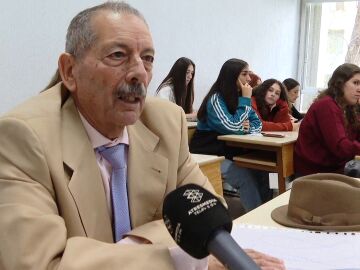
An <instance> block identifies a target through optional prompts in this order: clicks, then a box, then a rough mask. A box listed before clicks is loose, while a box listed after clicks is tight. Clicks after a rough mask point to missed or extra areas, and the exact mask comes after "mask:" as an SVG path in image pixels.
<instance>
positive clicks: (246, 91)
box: [238, 79, 252, 98]
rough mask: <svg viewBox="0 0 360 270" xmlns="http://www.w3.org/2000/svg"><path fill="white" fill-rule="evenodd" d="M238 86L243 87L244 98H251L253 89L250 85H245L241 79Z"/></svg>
mask: <svg viewBox="0 0 360 270" xmlns="http://www.w3.org/2000/svg"><path fill="white" fill-rule="evenodd" d="M238 84H239V85H240V86H241V91H242V96H243V97H248V98H251V95H252V87H251V86H250V84H248V83H245V84H243V83H242V82H241V81H240V80H239V79H238ZM239 91H240V89H239Z"/></svg>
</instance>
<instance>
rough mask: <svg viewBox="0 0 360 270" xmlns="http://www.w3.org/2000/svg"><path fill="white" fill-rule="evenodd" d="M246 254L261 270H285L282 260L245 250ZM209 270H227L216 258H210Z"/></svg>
mask: <svg viewBox="0 0 360 270" xmlns="http://www.w3.org/2000/svg"><path fill="white" fill-rule="evenodd" d="M244 251H245V253H246V254H247V255H248V256H249V257H250V258H251V259H252V260H253V261H254V262H255V263H256V264H257V265H258V266H259V267H260V268H261V270H285V269H286V268H285V264H284V262H283V261H282V260H280V259H277V258H275V257H271V256H269V255H266V254H264V253H261V252H258V251H255V250H252V249H245V250H244ZM208 269H209V270H225V269H226V268H225V267H224V265H223V264H222V263H221V262H219V261H218V259H216V258H215V257H214V256H212V255H210V256H209V268H208Z"/></svg>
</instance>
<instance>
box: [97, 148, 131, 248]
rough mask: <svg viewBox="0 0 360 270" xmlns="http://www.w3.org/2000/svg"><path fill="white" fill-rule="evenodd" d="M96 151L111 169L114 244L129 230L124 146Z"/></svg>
mask: <svg viewBox="0 0 360 270" xmlns="http://www.w3.org/2000/svg"><path fill="white" fill-rule="evenodd" d="M97 149H98V152H99V154H100V155H101V156H102V157H103V158H105V159H106V160H107V161H108V162H109V163H110V165H111V167H112V173H111V179H110V183H111V184H110V187H111V202H112V207H113V216H114V234H115V242H117V241H119V240H121V239H122V236H123V235H124V234H125V233H127V232H129V231H130V230H131V225H130V215H129V203H128V196H127V187H126V161H125V145H124V144H118V145H115V146H112V147H109V148H106V147H104V146H101V147H98V148H97Z"/></svg>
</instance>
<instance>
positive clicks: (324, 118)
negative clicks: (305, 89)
mask: <svg viewBox="0 0 360 270" xmlns="http://www.w3.org/2000/svg"><path fill="white" fill-rule="evenodd" d="M359 103H360V68H359V67H358V66H356V65H353V64H343V65H341V66H339V67H338V68H337V69H335V71H334V73H333V74H332V76H331V78H330V80H329V83H328V88H327V89H325V90H324V91H322V92H320V94H319V96H318V97H317V98H316V99H315V101H314V103H313V104H312V105H311V106H310V108H309V110H308V112H307V113H306V116H305V118H304V119H303V120H302V123H301V128H300V131H299V137H298V139H297V141H296V145H295V153H294V163H295V173H296V175H297V176H301V175H308V174H312V173H344V165H345V163H346V162H347V161H349V160H352V159H353V158H354V156H355V155H360V113H359V110H358V108H359Z"/></svg>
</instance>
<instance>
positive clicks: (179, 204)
mask: <svg viewBox="0 0 360 270" xmlns="http://www.w3.org/2000/svg"><path fill="white" fill-rule="evenodd" d="M163 219H164V222H165V225H166V227H167V229H168V231H169V232H170V234H171V236H172V237H173V238H174V240H175V242H176V243H177V244H178V245H179V246H180V247H181V248H182V249H183V250H184V251H186V252H187V253H188V254H190V255H191V256H193V257H195V258H197V259H202V258H204V257H206V256H208V255H209V252H208V250H207V242H208V241H209V240H210V239H211V238H212V236H213V234H214V233H215V232H216V231H217V230H219V229H224V230H226V231H227V232H229V233H230V232H231V228H232V219H231V217H230V215H229V213H228V211H227V209H226V208H225V206H224V205H223V204H222V203H221V202H220V200H219V199H218V198H216V197H215V196H214V195H213V194H212V193H210V192H209V191H207V190H206V189H204V188H202V187H201V186H199V185H195V184H187V185H184V186H181V187H179V188H177V189H176V190H174V191H172V192H170V193H169V194H168V195H167V196H166V198H165V200H164V206H163Z"/></svg>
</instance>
